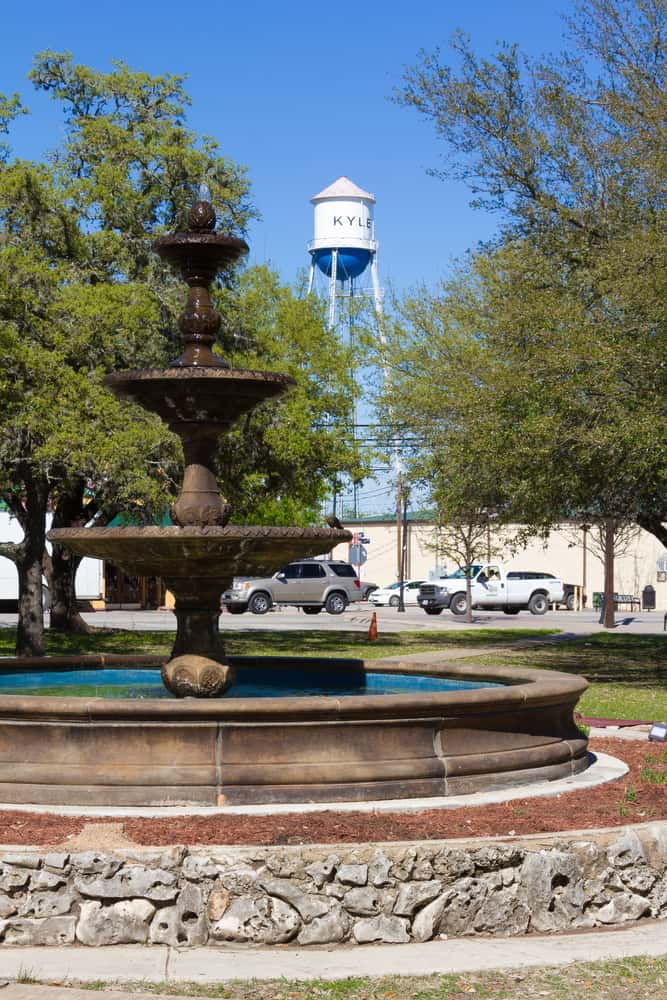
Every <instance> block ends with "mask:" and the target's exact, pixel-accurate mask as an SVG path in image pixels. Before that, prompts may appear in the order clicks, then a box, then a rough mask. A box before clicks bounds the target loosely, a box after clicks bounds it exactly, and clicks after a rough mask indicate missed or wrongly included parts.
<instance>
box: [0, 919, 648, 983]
mask: <svg viewBox="0 0 667 1000" xmlns="http://www.w3.org/2000/svg"><path fill="white" fill-rule="evenodd" d="M664 954H667V920H662V921H658V920H645V921H642V922H641V924H637V925H635V926H633V927H631V928H628V929H626V930H616V931H588V932H581V933H578V934H554V935H549V936H544V937H537V936H532V935H529V936H526V937H520V938H479V937H474V938H457V939H448V940H444V941H431V942H427V943H426V944H402V945H370V946H356V947H349V948H344V947H328V948H314V947H311V948H291V947H290V948H274V949H270V948H238V947H236V946H233V945H230V946H229V947H225V946H221V947H216V948H190V949H187V950H183V951H178V950H176V949H173V948H167V947H164V946H161V945H153V946H151V947H143V946H141V945H119V946H116V947H107V948H78V947H73V948H4V947H2V948H0V970H1V975H2V977H3V978H4V979H10V980H11V979H16V977H17V976H24V975H30V976H31V977H34V978H35V979H42V980H44V981H46V982H49V981H50V982H53V981H54V980H56V981H63V980H65V981H66V980H68V979H70V980H80V981H83V982H91V981H98V982H99V981H100V980H102V981H106V982H108V983H109V984H122V983H123V982H131V981H135V982H136V981H140V980H143V981H145V982H147V983H171V984H173V983H178V982H190V983H220V982H224V981H226V980H234V979H237V980H238V979H241V980H244V979H247V980H252V979H280V978H281V977H284V978H285V979H288V980H311V979H329V980H331V979H346V978H348V977H350V976H370V977H374V976H389V975H404V976H425V975H430V974H433V973H464V972H477V971H482V970H486V969H515V968H516V969H519V968H527V967H531V966H554V965H568V964H570V963H571V962H575V961H586V962H593V961H598V960H605V959H614V958H629V957H632V956H638V955H645V956H651V957H658V956H661V955H664ZM130 995H131V996H132V997H133V998H134V1000H140V998H141V997H142V994H138V993H132V994H128V993H124V992H123V991H122V989H120V990H113V992H111V991H110V992H108V993H107V994H106V996H107V997H108V998H109V1000H121V998H123V997H129V996H130ZM151 996H152V997H153V1000H154V998H155V994H151ZM60 998H63V1000H65V998H66V1000H90V998H91V994H90V992H89V991H80V990H74V989H67V988H63V987H62V986H57V987H48V986H34V985H31V984H23V983H9V985H7V986H5V987H4V988H3V989H2V990H1V991H0V1000H60Z"/></svg>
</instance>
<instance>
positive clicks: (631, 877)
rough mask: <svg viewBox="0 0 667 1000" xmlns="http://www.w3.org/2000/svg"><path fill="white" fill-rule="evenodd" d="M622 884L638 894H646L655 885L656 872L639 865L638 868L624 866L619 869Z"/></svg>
mask: <svg viewBox="0 0 667 1000" xmlns="http://www.w3.org/2000/svg"><path fill="white" fill-rule="evenodd" d="M620 874H621V880H622V881H623V884H624V885H626V886H627V887H628V889H630V890H631V892H636V893H638V894H639V895H640V896H647V895H648V894H649V892H650V891H651V889H652V888H653V886H654V885H655V883H656V881H657V878H658V873H657V872H655V871H654V870H653V869H652V868H648V867H644V866H640V867H639V868H635V867H634V866H633V867H632V868H624V869H623V870H622V871H621V873H620Z"/></svg>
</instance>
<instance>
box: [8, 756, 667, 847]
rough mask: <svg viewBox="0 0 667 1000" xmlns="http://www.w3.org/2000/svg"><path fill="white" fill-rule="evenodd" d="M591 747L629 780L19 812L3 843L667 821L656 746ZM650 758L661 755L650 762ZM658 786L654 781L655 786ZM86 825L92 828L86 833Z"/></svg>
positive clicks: (376, 836)
mask: <svg viewBox="0 0 667 1000" xmlns="http://www.w3.org/2000/svg"><path fill="white" fill-rule="evenodd" d="M590 746H591V749H592V750H593V751H596V750H597V751H600V752H603V753H609V754H612V755H613V756H614V757H619V758H620V759H621V760H623V761H625V762H626V764H627V765H628V767H629V768H630V771H629V773H628V774H627V775H626V777H625V778H623V779H622V780H621V781H614V782H611V783H609V784H607V785H600V786H598V787H597V788H590V789H586V790H585V791H580V792H576V791H575V792H567V793H564V794H562V795H558V796H555V797H553V798H534V799H514V800H513V801H511V802H506V803H502V804H497V805H488V806H462V807H461V808H459V809H425V810H423V811H422V812H410V813H408V812H404V813H401V812H392V813H362V812H356V813H342V812H336V810H335V808H332V809H328V810H326V811H325V812H318V813H307V814H300V813H296V812H295V813H289V814H283V815H279V816H176V817H170V818H166V819H141V818H124V819H118V820H117V821H114V822H113V823H111V822H109V821H108V820H105V819H99V820H94V819H91V818H90V817H85V818H84V817H81V818H80V817H72V816H54V815H50V814H47V813H29V812H23V811H21V810H20V809H17V810H11V811H7V812H0V843H3V844H34V845H39V846H46V845H49V846H51V845H53V846H55V845H59V846H61V847H66V848H68V849H69V848H77V849H79V848H81V847H84V846H85V848H94V849H106V850H109V849H112V848H113V847H128V846H130V845H131V844H134V845H137V844H141V845H147V846H162V845H165V844H189V845H193V846H194V845H197V844H202V845H205V844H229V845H232V844H234V845H243V844H249V845H250V844H252V845H254V844H257V845H271V844H317V843H334V842H340V843H356V842H365V841H374V842H377V841H383V840H387V841H391V840H440V839H447V838H451V837H487V836H503V837H508V836H514V835H517V836H518V835H524V834H530V833H538V834H539V833H556V832H558V831H560V830H567V829H573V828H575V827H576V829H578V830H581V829H593V828H596V827H607V826H624V825H626V824H628V823H642V822H646V821H648V820H657V819H667V781H665V777H666V773H665V772H666V769H667V762H665V761H664V760H663V759H662V747H659V748H658V749H656V748H655V745H652V744H649V743H648V741H646V742H645V741H643V740H636V741H634V740H633V741H628V740H619V739H595V740H591V744H590ZM647 754H648V755H650V756H651V757H653V758H654V762H653V763H649V764H648V765H647V760H646V758H647ZM656 758H657V759H656ZM651 779H652V780H651ZM84 828H85V829H84Z"/></svg>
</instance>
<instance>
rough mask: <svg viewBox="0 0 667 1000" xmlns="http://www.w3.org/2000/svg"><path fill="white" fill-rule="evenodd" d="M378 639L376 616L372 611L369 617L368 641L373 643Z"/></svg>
mask: <svg viewBox="0 0 667 1000" xmlns="http://www.w3.org/2000/svg"><path fill="white" fill-rule="evenodd" d="M377 637H378V616H377V614H376V612H375V611H374V612H373V614H372V615H371V623H370V625H369V626H368V641H369V642H373V640H374V639H377Z"/></svg>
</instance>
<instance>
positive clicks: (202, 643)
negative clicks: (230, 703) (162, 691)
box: [162, 578, 234, 698]
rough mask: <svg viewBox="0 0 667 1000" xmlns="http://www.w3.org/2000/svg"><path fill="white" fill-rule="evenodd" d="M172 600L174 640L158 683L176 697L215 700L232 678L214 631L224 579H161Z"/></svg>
mask: <svg viewBox="0 0 667 1000" xmlns="http://www.w3.org/2000/svg"><path fill="white" fill-rule="evenodd" d="M165 584H166V586H167V587H168V589H169V590H170V591H171V592H172V594H173V595H174V597H175V599H176V604H175V607H174V611H175V614H176V622H177V625H176V641H175V642H174V647H173V649H172V651H171V659H170V660H169V662H168V663H165V664H164V666H163V667H162V681H163V683H164V685H165V687H166V688H168V690H169V691H171V693H172V694H175V695H176V696H177V697H179V698H184V697H188V696H196V697H199V698H201V697H209V698H215V697H216V696H217V695H220V694H222V693H223V692H224V691H226V690H227V688H228V687H229V686H230V684H231V683H232V681H233V679H234V674H233V671H232V668H231V667H230V666H229V664H228V662H227V657H226V654H225V647H224V643H223V641H222V637H221V635H220V631H219V628H218V619H219V618H220V594H221V593H222V591H223V590H224V588H225V586H227V585H228V584H229V581H228V580H211V581H205V582H204V581H202V580H197V581H194V580H188V579H169V578H167V579H165Z"/></svg>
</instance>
